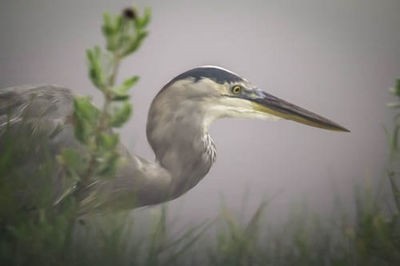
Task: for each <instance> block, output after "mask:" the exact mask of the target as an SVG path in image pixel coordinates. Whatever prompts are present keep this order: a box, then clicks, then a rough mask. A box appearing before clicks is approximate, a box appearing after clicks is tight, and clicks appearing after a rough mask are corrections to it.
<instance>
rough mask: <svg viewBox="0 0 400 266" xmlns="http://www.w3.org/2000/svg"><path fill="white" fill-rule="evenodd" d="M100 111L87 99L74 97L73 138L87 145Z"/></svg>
mask: <svg viewBox="0 0 400 266" xmlns="http://www.w3.org/2000/svg"><path fill="white" fill-rule="evenodd" d="M99 114H100V111H99V110H98V109H97V107H96V106H94V105H93V104H92V102H91V101H90V100H89V98H88V97H77V96H76V97H74V114H73V115H74V125H75V137H76V138H77V139H78V140H79V141H81V142H83V143H86V144H87V143H88V139H89V137H90V136H91V135H92V133H93V130H94V127H95V125H96V123H97V119H98V117H99Z"/></svg>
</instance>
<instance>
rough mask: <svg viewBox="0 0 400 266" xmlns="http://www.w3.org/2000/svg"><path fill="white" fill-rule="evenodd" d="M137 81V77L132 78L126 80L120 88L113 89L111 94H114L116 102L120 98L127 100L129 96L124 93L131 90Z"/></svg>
mask: <svg viewBox="0 0 400 266" xmlns="http://www.w3.org/2000/svg"><path fill="white" fill-rule="evenodd" d="M138 81H139V76H133V77H131V78H128V79H126V80H125V81H124V83H122V85H121V86H118V87H115V88H113V89H112V92H113V94H115V96H116V97H120V98H118V100H121V98H125V99H127V98H129V95H127V94H126V92H127V91H128V90H129V89H130V88H132V87H133V86H134V85H135V84H136V83H137V82H138Z"/></svg>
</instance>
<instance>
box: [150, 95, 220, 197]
mask: <svg viewBox="0 0 400 266" xmlns="http://www.w3.org/2000/svg"><path fill="white" fill-rule="evenodd" d="M163 107H164V105H163V104H162V100H160V99H159V100H158V102H157V105H155V104H154V102H153V104H152V107H151V109H150V112H149V118H148V124H147V138H148V140H149V143H150V145H151V147H152V149H153V151H154V153H155V155H156V160H157V162H158V163H159V164H160V166H162V167H163V168H165V169H166V170H167V171H168V172H169V174H170V176H171V183H170V186H169V191H170V194H169V195H168V197H169V199H172V198H176V197H178V196H180V195H182V194H183V193H185V192H186V191H188V190H189V189H191V188H192V187H194V186H195V185H196V184H197V183H198V182H199V181H200V180H201V179H202V178H203V177H204V176H205V175H206V174H207V173H208V171H209V170H210V168H211V165H212V163H213V162H214V160H215V147H214V144H213V142H212V140H211V138H210V136H209V135H208V134H207V132H206V128H205V126H204V118H205V114H204V112H203V110H201V108H196V105H195V104H193V102H190V101H181V102H180V103H177V105H175V108H174V109H173V110H171V109H168V108H163Z"/></svg>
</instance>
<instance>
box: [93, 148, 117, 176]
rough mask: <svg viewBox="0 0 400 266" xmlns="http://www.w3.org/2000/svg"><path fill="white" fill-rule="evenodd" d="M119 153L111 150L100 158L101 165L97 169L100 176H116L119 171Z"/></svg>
mask: <svg viewBox="0 0 400 266" xmlns="http://www.w3.org/2000/svg"><path fill="white" fill-rule="evenodd" d="M118 159H119V153H118V152H111V153H107V154H105V155H104V157H103V158H101V159H100V165H99V167H98V169H97V175H99V176H100V177H111V176H114V175H115V173H116V171H117V166H118Z"/></svg>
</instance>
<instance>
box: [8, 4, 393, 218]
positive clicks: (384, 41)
mask: <svg viewBox="0 0 400 266" xmlns="http://www.w3.org/2000/svg"><path fill="white" fill-rule="evenodd" d="M135 3H137V4H138V5H139V6H141V7H144V6H150V7H152V10H153V20H152V22H151V24H150V31H151V35H150V36H149V38H148V39H147V40H146V41H145V43H144V46H143V47H142V49H140V51H139V52H138V53H137V54H135V55H134V56H132V57H131V58H129V59H127V60H126V61H125V62H124V63H123V65H122V68H121V72H120V76H122V77H126V76H128V75H133V74H139V75H140V76H141V81H140V83H139V84H138V86H137V87H135V88H134V92H133V102H134V107H135V114H134V118H133V119H132V120H131V121H130V123H129V125H127V126H126V127H125V128H124V129H123V130H122V136H123V141H124V143H125V144H126V145H127V146H128V147H129V149H130V150H131V151H132V152H135V153H138V154H140V155H142V156H144V157H147V158H149V159H152V158H153V154H152V152H151V150H150V148H149V146H148V144H147V140H146V137H145V121H146V115H147V110H148V108H149V105H150V102H151V100H152V98H153V97H154V95H155V94H156V93H157V91H158V90H159V89H160V88H161V87H162V86H163V85H164V84H165V83H166V82H168V81H169V79H171V78H173V77H174V76H176V75H178V74H180V73H181V72H183V71H185V70H187V69H190V68H192V67H194V66H199V65H204V64H207V65H209V64H214V65H219V66H222V67H225V68H228V69H230V70H232V71H234V72H236V73H239V74H241V75H242V76H244V77H246V78H247V79H248V80H250V81H251V82H252V83H254V84H256V85H258V86H259V87H260V88H262V89H264V90H265V91H267V92H269V93H271V94H273V95H275V96H278V97H280V98H283V99H286V100H288V101H290V102H293V103H295V104H297V105H299V106H302V107H304V108H307V109H309V110H311V111H314V112H317V113H319V114H321V115H323V116H326V117H328V118H330V119H332V120H334V121H336V122H338V123H339V124H341V125H343V126H345V127H347V128H349V129H350V130H351V131H352V132H351V133H350V134H345V133H335V132H328V131H323V130H318V129H315V128H311V127H306V126H303V125H299V124H295V123H293V122H288V121H279V122H268V121H255V120H254V121H250V120H248V121H244V120H243V121H239V120H221V121H217V122H216V123H215V124H214V125H213V126H212V127H211V130H210V131H211V135H212V137H213V138H214V141H215V143H216V145H217V153H218V155H217V162H216V164H215V165H214V167H213V168H212V170H211V172H210V173H209V175H208V176H207V177H206V178H205V179H204V180H203V181H202V182H201V183H200V184H199V185H198V186H197V187H195V188H194V189H193V190H191V191H189V192H188V193H187V194H186V195H184V196H183V197H181V198H179V199H177V200H175V201H174V202H172V204H171V205H172V207H173V208H174V209H178V208H182V207H180V205H181V204H182V202H184V205H183V209H181V213H182V215H183V216H184V217H186V218H187V219H188V220H192V219H203V218H207V217H213V216H214V215H215V214H216V212H217V210H218V208H219V203H220V201H219V198H220V194H223V195H224V197H225V199H226V202H227V203H228V205H229V206H231V207H234V208H239V207H240V205H241V198H242V197H243V195H244V194H245V190H246V189H248V190H249V191H250V196H249V204H250V205H251V206H253V205H254V204H256V203H257V202H259V200H260V198H262V197H263V195H272V194H274V193H276V192H277V191H281V190H282V193H280V194H279V196H278V197H277V198H275V200H274V201H273V202H272V204H271V206H270V208H271V209H272V210H273V211H274V212H275V213H276V214H278V213H280V212H281V211H282V210H286V207H287V206H288V205H289V202H291V201H293V200H298V199H301V198H304V197H306V198H307V199H308V200H309V202H311V203H312V206H313V208H315V210H322V209H324V208H325V207H326V206H329V203H330V202H331V201H332V198H333V191H334V190H337V191H339V193H340V195H341V196H342V198H343V199H344V201H346V200H347V199H349V198H350V195H351V191H352V185H353V183H355V182H358V181H361V180H362V179H363V178H367V177H371V178H373V177H374V176H377V175H379V174H380V173H381V172H382V170H383V168H382V167H383V163H384V160H385V152H386V139H385V135H384V132H383V125H384V124H386V125H388V124H390V112H388V111H387V110H386V108H385V103H386V102H388V101H390V96H389V94H388V92H387V88H389V87H391V86H392V85H393V83H394V79H395V78H396V77H399V76H400V34H399V25H400V16H399V12H400V1H398V0H382V1H375V0H351V1H349V0H337V1H328V0H323V1H321V0H305V1H294V0H292V1H282V0H269V1H268V0H259V1H231V0H223V1H222V0H221V1H215V0H203V1H183V0H170V1H136V2H135ZM130 4H132V1H122V0H120V1H117V0H115V1H106V0H98V1H88V0H80V1H77V0H69V1H62V0H3V1H2V4H1V9H0V33H1V36H2V37H1V41H0V87H7V86H11V85H22V84H43V83H55V84H59V85H63V86H66V87H69V88H72V89H74V90H75V91H76V92H78V93H84V94H94V90H93V89H92V85H91V84H90V82H89V80H88V78H87V75H86V65H85V60H84V59H85V58H84V51H85V49H86V48H89V47H92V46H93V45H95V44H102V43H103V39H102V36H101V34H100V24H101V14H102V12H103V11H113V12H118V11H120V10H121V9H122V8H124V7H126V6H128V5H130ZM349 202H350V201H349ZM251 208H252V207H250V209H251Z"/></svg>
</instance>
